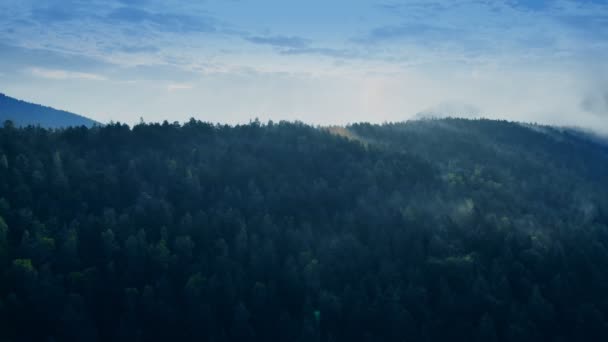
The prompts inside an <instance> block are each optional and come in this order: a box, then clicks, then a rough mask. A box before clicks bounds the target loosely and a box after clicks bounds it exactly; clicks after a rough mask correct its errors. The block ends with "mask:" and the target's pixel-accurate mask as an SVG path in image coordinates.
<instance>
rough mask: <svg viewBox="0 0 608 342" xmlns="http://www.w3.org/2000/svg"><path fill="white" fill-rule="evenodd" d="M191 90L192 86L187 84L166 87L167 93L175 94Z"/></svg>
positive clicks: (174, 84)
mask: <svg viewBox="0 0 608 342" xmlns="http://www.w3.org/2000/svg"><path fill="white" fill-rule="evenodd" d="M192 88H194V86H193V85H192V84H188V83H171V84H169V85H168V86H167V91H168V92H175V91H180V90H190V89H192Z"/></svg>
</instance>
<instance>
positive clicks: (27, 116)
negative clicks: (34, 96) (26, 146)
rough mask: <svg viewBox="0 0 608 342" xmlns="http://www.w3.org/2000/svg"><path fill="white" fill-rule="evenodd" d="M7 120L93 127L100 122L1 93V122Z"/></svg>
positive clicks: (48, 126)
mask: <svg viewBox="0 0 608 342" xmlns="http://www.w3.org/2000/svg"><path fill="white" fill-rule="evenodd" d="M6 120H11V121H12V122H13V123H14V124H15V125H17V126H28V125H33V126H41V127H46V128H61V127H68V126H87V127H91V126H94V125H96V124H98V123H97V122H96V121H94V120H91V119H89V118H86V117H84V116H81V115H78V114H74V113H70V112H66V111H63V110H58V109H54V108H51V107H45V106H41V105H38V104H34V103H29V102H25V101H21V100H17V99H15V98H12V97H9V96H6V95H4V94H2V93H0V122H4V121H6Z"/></svg>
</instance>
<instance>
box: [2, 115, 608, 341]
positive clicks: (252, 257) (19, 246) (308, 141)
mask: <svg viewBox="0 0 608 342" xmlns="http://www.w3.org/2000/svg"><path fill="white" fill-rule="evenodd" d="M340 132H342V133H344V132H347V133H348V134H343V135H346V136H348V138H343V137H341V136H337V135H334V134H331V133H330V132H329V131H327V130H325V129H316V128H312V127H309V126H306V125H303V124H299V123H285V122H281V123H278V124H276V123H272V122H271V123H268V124H260V123H259V122H257V121H256V122H253V123H251V124H248V125H240V126H236V127H231V126H220V125H210V124H207V123H202V122H198V121H195V120H191V121H190V122H188V123H186V124H185V125H178V124H169V123H167V122H165V123H163V124H141V125H137V126H135V127H133V129H130V128H129V127H128V126H125V125H121V124H111V125H108V126H105V127H95V128H85V127H78V128H68V129H64V130H58V131H52V130H45V129H42V128H36V127H26V128H16V127H14V126H13V125H11V124H10V123H8V124H5V125H4V127H3V128H0V341H38V340H40V341H51V340H55V341H182V340H186V341H189V340H192V341H218V342H219V341H602V340H606V339H607V338H608V296H607V295H606V294H608V272H606V270H607V269H608V176H607V175H608V150H607V149H606V147H605V145H601V144H596V143H594V142H592V141H591V140H587V139H584V138H582V136H581V135H580V134H576V135H574V134H571V133H569V132H561V131H558V130H555V129H551V128H547V127H539V126H522V125H519V124H513V123H508V122H498V121H489V120H477V121H467V120H457V119H446V120H436V121H419V122H410V123H405V124H387V125H382V126H378V125H369V124H358V125H353V126H350V127H348V131H346V130H342V131H340Z"/></svg>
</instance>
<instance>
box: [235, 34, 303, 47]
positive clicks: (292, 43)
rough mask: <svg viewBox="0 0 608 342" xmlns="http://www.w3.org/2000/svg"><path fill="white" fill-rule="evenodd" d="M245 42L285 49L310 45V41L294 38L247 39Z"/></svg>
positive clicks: (255, 37)
mask: <svg viewBox="0 0 608 342" xmlns="http://www.w3.org/2000/svg"><path fill="white" fill-rule="evenodd" d="M245 40H247V41H249V42H251V43H254V44H261V45H271V46H276V47H285V48H303V47H306V46H308V45H309V44H310V40H308V39H304V38H301V37H294V36H270V37H259V36H253V37H245Z"/></svg>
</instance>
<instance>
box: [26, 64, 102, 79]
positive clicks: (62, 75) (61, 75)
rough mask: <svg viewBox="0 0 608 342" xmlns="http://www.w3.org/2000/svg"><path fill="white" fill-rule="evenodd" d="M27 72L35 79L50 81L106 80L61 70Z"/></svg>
mask: <svg viewBox="0 0 608 342" xmlns="http://www.w3.org/2000/svg"><path fill="white" fill-rule="evenodd" d="M28 72H29V73H30V74H31V75H33V76H36V77H40V78H46V79H52V80H87V81H105V80H107V78H106V77H105V76H102V75H98V74H91V73H86V72H76V71H68V70H61V69H45V68H36V67H34V68H29V69H28Z"/></svg>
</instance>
